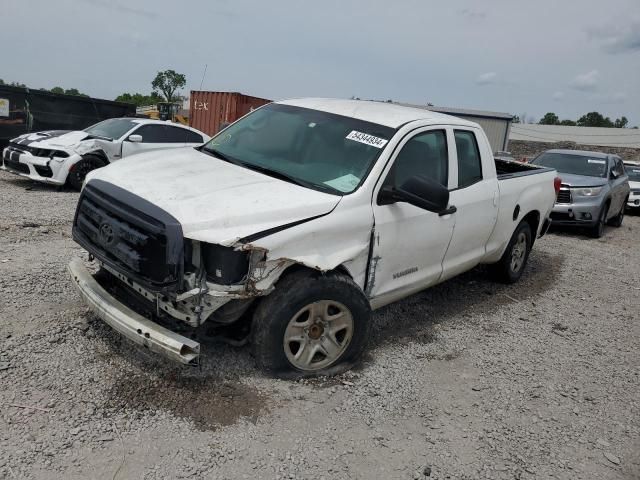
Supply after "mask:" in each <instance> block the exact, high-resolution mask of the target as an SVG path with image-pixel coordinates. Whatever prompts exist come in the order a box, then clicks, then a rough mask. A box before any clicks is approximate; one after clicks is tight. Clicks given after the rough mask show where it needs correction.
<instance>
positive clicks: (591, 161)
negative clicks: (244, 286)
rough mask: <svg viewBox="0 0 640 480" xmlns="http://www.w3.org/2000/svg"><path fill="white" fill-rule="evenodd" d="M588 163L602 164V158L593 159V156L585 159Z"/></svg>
mask: <svg viewBox="0 0 640 480" xmlns="http://www.w3.org/2000/svg"><path fill="white" fill-rule="evenodd" d="M587 162H588V163H597V164H598V165H604V163H605V162H604V160H594V159H593V158H590V159H589V160H587Z"/></svg>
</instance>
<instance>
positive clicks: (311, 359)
mask: <svg viewBox="0 0 640 480" xmlns="http://www.w3.org/2000/svg"><path fill="white" fill-rule="evenodd" d="M370 329H371V324H370V306H369V302H368V301H367V299H366V297H365V296H364V294H363V292H362V290H361V289H360V288H358V286H357V285H356V284H355V283H354V282H353V280H351V278H349V277H348V276H346V275H343V274H341V273H330V274H325V275H321V274H319V273H314V272H309V271H300V272H295V273H293V274H291V275H288V276H286V277H284V278H283V279H282V280H281V281H279V282H278V284H277V285H276V289H275V291H274V292H273V293H271V294H270V295H268V296H266V297H264V298H263V299H262V300H261V301H260V304H259V305H258V307H257V308H256V311H255V313H254V317H253V324H252V327H251V340H252V348H253V354H254V357H255V359H256V362H257V363H258V366H259V367H261V368H262V369H264V370H266V371H268V372H270V373H274V374H276V375H278V376H282V377H290V378H300V377H308V376H318V375H335V374H338V373H342V372H344V371H346V370H348V369H349V368H351V367H352V366H353V365H354V364H355V363H356V362H357V361H358V360H359V359H360V357H361V356H362V353H363V352H364V350H365V347H366V344H367V340H368V337H369V332H370Z"/></svg>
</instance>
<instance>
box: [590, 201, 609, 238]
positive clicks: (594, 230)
mask: <svg viewBox="0 0 640 480" xmlns="http://www.w3.org/2000/svg"><path fill="white" fill-rule="evenodd" d="M608 213H609V205H607V204H605V205H604V206H603V207H602V210H600V216H599V217H598V223H596V224H595V225H594V226H593V227H591V231H590V233H591V236H592V237H593V238H600V237H602V236H603V235H604V227H605V225H606V224H607V214H608Z"/></svg>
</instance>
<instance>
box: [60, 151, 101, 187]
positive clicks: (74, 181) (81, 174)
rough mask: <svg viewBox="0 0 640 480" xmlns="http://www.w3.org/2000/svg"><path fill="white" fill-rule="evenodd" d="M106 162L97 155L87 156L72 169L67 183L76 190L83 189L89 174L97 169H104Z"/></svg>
mask: <svg viewBox="0 0 640 480" xmlns="http://www.w3.org/2000/svg"><path fill="white" fill-rule="evenodd" d="M104 165H105V162H104V161H103V160H102V159H101V158H100V157H97V156H95V155H86V156H84V157H82V160H80V161H79V162H78V163H76V164H75V165H74V166H73V167H71V171H70V172H69V176H68V177H67V183H68V184H69V185H70V186H71V188H73V189H75V190H80V189H82V184H83V183H84V179H85V178H86V176H87V174H88V173H89V172H90V171H92V170H95V169H96V168H100V167H104Z"/></svg>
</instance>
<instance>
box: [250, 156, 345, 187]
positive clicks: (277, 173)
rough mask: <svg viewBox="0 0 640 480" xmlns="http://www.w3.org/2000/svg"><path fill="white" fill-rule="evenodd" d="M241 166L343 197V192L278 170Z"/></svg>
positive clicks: (252, 165) (260, 166)
mask: <svg viewBox="0 0 640 480" xmlns="http://www.w3.org/2000/svg"><path fill="white" fill-rule="evenodd" d="M239 164H240V165H242V166H243V167H246V168H248V169H249V170H255V171H256V172H260V173H264V174H265V175H269V176H270V177H273V178H278V179H280V180H284V181H285V182H289V183H293V184H295V185H299V186H301V187H305V188H310V189H312V190H322V191H325V192H329V193H333V194H339V195H342V192H340V191H339V190H336V189H335V188H333V187H330V186H329V185H323V184H319V183H312V182H306V181H304V180H300V179H299V178H296V177H292V176H291V175H288V174H286V173H283V172H280V171H278V170H272V169H270V168H268V167H263V166H262V165H254V164H250V163H244V162H239Z"/></svg>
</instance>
